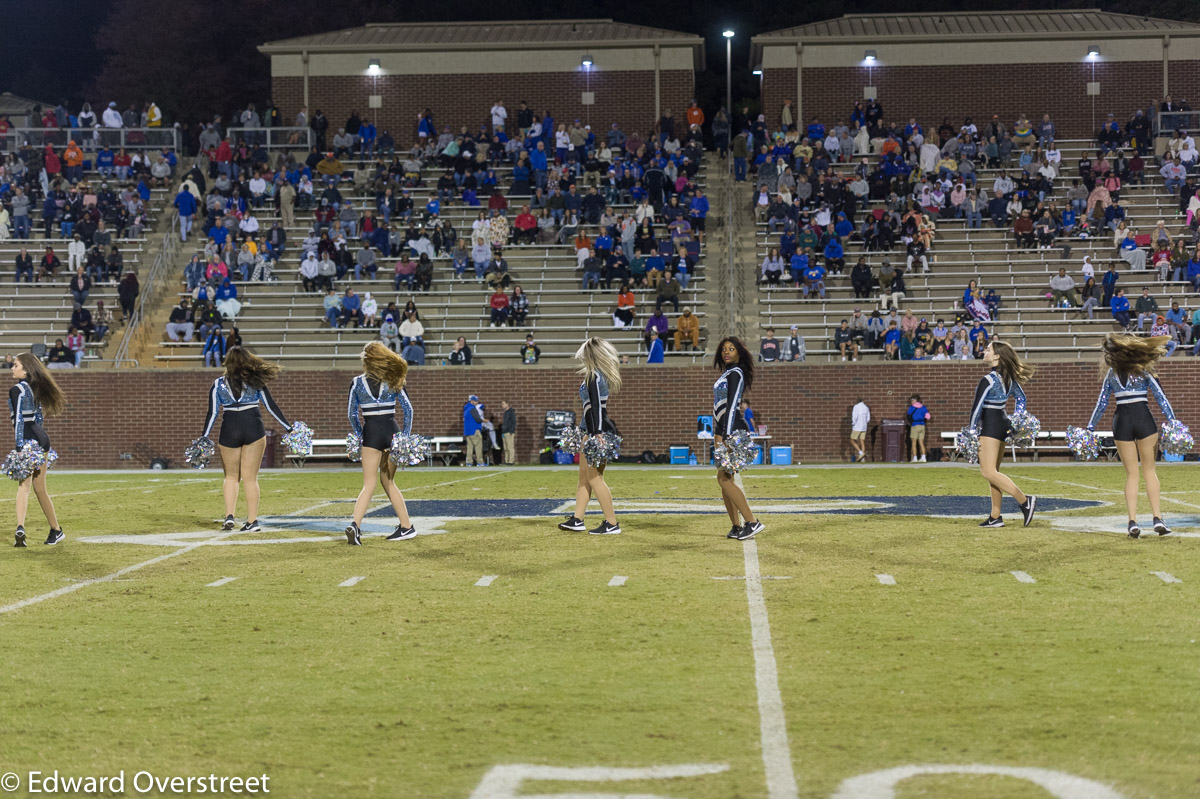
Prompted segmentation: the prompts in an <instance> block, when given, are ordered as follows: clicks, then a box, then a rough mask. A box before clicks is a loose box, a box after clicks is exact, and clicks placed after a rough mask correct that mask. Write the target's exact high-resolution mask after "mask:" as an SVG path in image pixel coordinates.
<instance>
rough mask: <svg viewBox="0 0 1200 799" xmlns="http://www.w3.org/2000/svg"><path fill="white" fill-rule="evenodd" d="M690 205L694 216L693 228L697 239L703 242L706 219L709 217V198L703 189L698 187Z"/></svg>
mask: <svg viewBox="0 0 1200 799" xmlns="http://www.w3.org/2000/svg"><path fill="white" fill-rule="evenodd" d="M688 206H689V211H690V213H691V217H692V230H693V231H695V233H696V239H697V240H699V241H701V242H703V241H704V224H705V223H704V220H705V219H706V218H707V217H708V198H707V197H705V196H704V190H703V189H701V188H697V189H696V195H695V196H694V197H692V201H691V202H690V203H689V204H688Z"/></svg>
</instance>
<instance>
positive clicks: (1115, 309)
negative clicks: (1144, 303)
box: [1112, 289, 1129, 328]
mask: <svg viewBox="0 0 1200 799" xmlns="http://www.w3.org/2000/svg"><path fill="white" fill-rule="evenodd" d="M1112 315H1113V319H1114V320H1115V321H1116V322H1117V324H1119V325H1121V327H1124V328H1128V327H1129V299H1128V298H1127V297H1126V296H1125V289H1117V293H1116V296H1114V297H1113V298H1112Z"/></svg>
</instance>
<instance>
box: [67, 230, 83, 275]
mask: <svg viewBox="0 0 1200 799" xmlns="http://www.w3.org/2000/svg"><path fill="white" fill-rule="evenodd" d="M86 261H87V245H86V244H84V243H83V239H81V238H80V237H79V234H78V233H76V234H75V237H74V238H72V239H71V243H70V244H68V245H67V266H68V267H70V269H71V271H72V272H74V271H75V270H76V269H77V268H78V267H81V266H85V265H86V264H85V262H86Z"/></svg>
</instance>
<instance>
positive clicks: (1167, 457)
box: [1162, 452, 1183, 463]
mask: <svg viewBox="0 0 1200 799" xmlns="http://www.w3.org/2000/svg"><path fill="white" fill-rule="evenodd" d="M1162 459H1163V460H1164V461H1172V462H1175V463H1179V462H1180V461H1182V460H1183V456H1182V455H1172V454H1171V453H1169V452H1164V453H1163V454H1162Z"/></svg>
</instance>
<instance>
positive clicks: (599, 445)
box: [583, 433, 621, 466]
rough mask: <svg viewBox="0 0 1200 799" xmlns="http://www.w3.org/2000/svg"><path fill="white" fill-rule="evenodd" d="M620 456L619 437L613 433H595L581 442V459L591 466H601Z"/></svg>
mask: <svg viewBox="0 0 1200 799" xmlns="http://www.w3.org/2000/svg"><path fill="white" fill-rule="evenodd" d="M620 456H621V437H620V436H618V435H616V434H615V433H597V434H596V435H594V436H588V439H587V441H585V442H583V457H585V458H587V462H588V463H589V464H591V465H592V466H603V465H604V464H606V463H608V462H609V461H615V460H616V459H617V458H619V457H620Z"/></svg>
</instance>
